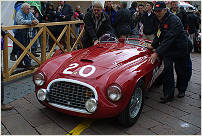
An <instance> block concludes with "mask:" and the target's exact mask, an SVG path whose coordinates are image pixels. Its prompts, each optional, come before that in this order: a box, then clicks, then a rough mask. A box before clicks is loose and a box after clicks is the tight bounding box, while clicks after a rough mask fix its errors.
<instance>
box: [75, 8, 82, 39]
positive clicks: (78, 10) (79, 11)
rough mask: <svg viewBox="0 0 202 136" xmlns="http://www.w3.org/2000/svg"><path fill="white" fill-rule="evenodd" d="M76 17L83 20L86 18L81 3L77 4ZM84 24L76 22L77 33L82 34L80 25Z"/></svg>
mask: <svg viewBox="0 0 202 136" xmlns="http://www.w3.org/2000/svg"><path fill="white" fill-rule="evenodd" d="M73 15H74V19H76V20H83V19H84V14H83V13H82V12H81V7H80V5H77V6H76V8H75V11H74V14H73ZM81 25H82V24H75V27H76V35H77V36H79V34H80V27H81Z"/></svg>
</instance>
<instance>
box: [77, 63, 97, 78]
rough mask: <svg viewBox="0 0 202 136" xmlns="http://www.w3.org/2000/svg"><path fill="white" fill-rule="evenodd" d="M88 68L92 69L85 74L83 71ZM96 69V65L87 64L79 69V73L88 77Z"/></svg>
mask: <svg viewBox="0 0 202 136" xmlns="http://www.w3.org/2000/svg"><path fill="white" fill-rule="evenodd" d="M86 68H91V71H90V72H89V73H87V74H84V73H83V72H84V70H85V69H86ZM95 70H96V68H95V67H94V66H92V65H86V66H83V67H82V68H81V69H80V70H79V75H80V76H83V77H88V76H90V75H92V74H93V73H94V72H95Z"/></svg>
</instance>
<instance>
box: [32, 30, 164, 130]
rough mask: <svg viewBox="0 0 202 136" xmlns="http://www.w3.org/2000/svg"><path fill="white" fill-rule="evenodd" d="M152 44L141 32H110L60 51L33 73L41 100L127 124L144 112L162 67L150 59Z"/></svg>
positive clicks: (82, 114) (68, 111)
mask: <svg viewBox="0 0 202 136" xmlns="http://www.w3.org/2000/svg"><path fill="white" fill-rule="evenodd" d="M148 44H151V43H150V41H145V40H144V39H139V38H120V39H118V38H116V37H114V36H112V35H110V34H105V35H104V36H102V37H101V38H100V39H99V43H98V44H97V45H94V46H91V47H89V48H86V49H79V50H76V51H72V52H69V53H63V54H60V55H55V56H54V57H52V58H51V59H49V60H47V61H45V62H44V63H43V64H42V65H41V66H40V67H39V68H38V70H37V71H36V72H35V73H34V76H33V82H34V83H35V89H36V96H37V99H38V101H39V102H40V103H42V104H43V105H45V106H46V107H49V108H52V109H54V110H57V111H59V112H63V113H66V114H69V115H73V116H79V117H85V118H109V117H117V118H118V120H119V122H120V123H121V124H123V125H124V126H126V127H129V126H131V125H133V124H134V123H135V122H136V121H137V119H138V117H139V116H140V114H141V111H142V108H143V104H144V93H145V91H147V90H148V89H149V88H150V87H151V86H152V84H153V83H154V81H155V80H156V79H157V77H158V76H159V75H160V74H161V73H162V70H163V64H162V61H161V59H159V60H158V61H157V62H155V63H154V64H151V62H149V61H148V60H149V57H150V56H151V54H152V50H150V49H148V48H147V45H148Z"/></svg>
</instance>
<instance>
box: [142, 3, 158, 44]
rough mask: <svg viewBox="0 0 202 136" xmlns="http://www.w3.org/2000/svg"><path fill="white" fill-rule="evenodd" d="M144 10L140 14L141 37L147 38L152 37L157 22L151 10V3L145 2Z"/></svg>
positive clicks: (151, 38) (150, 38)
mask: <svg viewBox="0 0 202 136" xmlns="http://www.w3.org/2000/svg"><path fill="white" fill-rule="evenodd" d="M145 8H146V12H145V13H144V14H143V16H142V20H141V22H142V24H143V38H144V39H147V40H153V39H154V33H155V32H156V30H157V26H158V24H157V22H156V20H157V19H156V15H155V14H154V12H153V11H152V8H153V3H152V2H147V4H146V7H145Z"/></svg>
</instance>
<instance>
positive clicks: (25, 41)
mask: <svg viewBox="0 0 202 136" xmlns="http://www.w3.org/2000/svg"><path fill="white" fill-rule="evenodd" d="M15 37H16V39H17V40H18V41H19V42H20V43H22V44H23V45H24V46H25V47H27V45H28V44H29V38H28V36H24V35H23V34H22V35H21V34H20V33H18V34H16V35H15ZM16 46H17V45H16ZM22 53H23V50H22V49H21V48H20V47H18V52H17V57H18V58H19V57H20V55H21V54H22ZM23 62H24V64H25V65H26V66H30V65H31V59H30V58H29V56H28V55H27V54H26V55H25V56H24V58H23V59H22V61H21V62H20V63H19V65H22V64H23Z"/></svg>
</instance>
